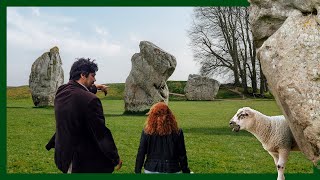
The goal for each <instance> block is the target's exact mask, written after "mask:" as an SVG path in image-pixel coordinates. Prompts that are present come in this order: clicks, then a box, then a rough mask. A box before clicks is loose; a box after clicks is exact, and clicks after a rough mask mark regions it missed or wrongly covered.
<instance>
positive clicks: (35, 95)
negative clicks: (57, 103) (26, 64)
mask: <svg viewBox="0 0 320 180" xmlns="http://www.w3.org/2000/svg"><path fill="white" fill-rule="evenodd" d="M63 78H64V76H63V70H62V62H61V58H60V55H59V49H58V47H53V48H52V49H50V52H46V53H44V54H43V55H42V56H40V57H39V58H38V59H37V60H36V61H35V62H34V63H33V64H32V68H31V73H30V76H29V87H30V90H31V95H32V100H33V103H34V105H35V106H53V105H54V104H53V102H54V97H55V94H56V91H57V89H58V87H59V86H60V85H62V84H63Z"/></svg>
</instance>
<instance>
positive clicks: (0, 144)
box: [0, 0, 320, 180]
mask: <svg viewBox="0 0 320 180" xmlns="http://www.w3.org/2000/svg"><path fill="white" fill-rule="evenodd" d="M15 6H249V3H248V1H247V0H0V39H1V41H0V43H1V44H0V47H1V49H0V57H1V60H0V68H1V69H0V73H1V78H0V95H1V96H0V178H1V179H3V178H7V179H21V178H23V179H24V178H27V179H29V178H30V179H33V180H37V179H39V180H40V179H41V180H42V179H44V178H45V179H47V180H50V179H57V178H62V179H70V178H71V179H77V180H78V179H88V178H103V179H104V178H112V179H113V178H116V179H129V178H130V179H132V178H133V179H139V180H140V179H149V178H150V175H144V174H141V175H136V174H112V175H110V174H81V175H79V174H72V175H70V174H8V173H7V171H6V163H7V156H6V132H7V130H6V94H7V92H6V80H7V74H6V67H7V66H6V59H7V44H6V40H7V38H6V34H7V30H6V26H7V7H15ZM319 171H320V170H318V169H317V168H316V167H314V174H286V178H287V179H302V178H306V179H319V178H320V173H319ZM164 176H165V178H169V179H171V178H172V179H196V178H201V179H212V178H216V179H234V178H237V179H238V178H240V179H246V180H248V179H249V180H250V179H252V180H256V179H259V180H260V179H268V180H269V179H276V172H275V173H274V174H192V175H185V174H180V175H171V174H170V175H152V178H153V179H154V180H157V179H163V178H164Z"/></svg>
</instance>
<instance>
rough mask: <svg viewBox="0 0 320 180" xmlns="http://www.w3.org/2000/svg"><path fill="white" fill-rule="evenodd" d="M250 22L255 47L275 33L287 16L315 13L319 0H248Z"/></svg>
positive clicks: (319, 3)
mask: <svg viewBox="0 0 320 180" xmlns="http://www.w3.org/2000/svg"><path fill="white" fill-rule="evenodd" d="M248 1H249V2H250V14H249V18H250V24H251V27H252V28H251V29H252V32H253V37H254V41H255V42H256V43H255V44H256V47H260V46H261V45H262V44H263V42H264V41H265V40H267V39H268V37H270V36H271V35H272V34H273V33H275V32H276V31H277V30H278V29H279V28H280V27H281V25H282V24H283V23H284V21H285V20H286V19H287V17H289V16H292V15H294V14H297V13H298V14H304V15H308V14H316V13H317V12H318V13H317V16H318V17H319V5H320V1H319V0H248Z"/></svg>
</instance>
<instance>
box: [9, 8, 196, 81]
mask: <svg viewBox="0 0 320 180" xmlns="http://www.w3.org/2000/svg"><path fill="white" fill-rule="evenodd" d="M192 12H193V7H8V8H7V86H22V85H28V84H29V75H30V72H31V66H32V64H33V62H34V61H35V60H36V59H37V58H38V57H40V56H41V55H42V54H43V53H45V52H49V51H50V49H51V48H52V47H54V46H57V47H58V48H59V52H60V57H61V60H62V68H63V70H64V83H67V82H68V79H69V71H70V68H71V65H72V63H73V62H74V61H75V59H76V58H81V57H84V58H91V59H95V60H96V61H95V62H96V63H97V64H98V67H99V71H98V72H97V74H96V80H97V81H96V83H100V84H108V83H124V82H125V81H126V78H127V77H128V75H129V73H130V70H131V57H132V55H133V54H135V53H139V52H140V49H139V42H140V41H150V42H152V43H154V44H155V45H157V46H158V47H160V48H161V49H163V50H164V51H166V52H168V53H170V54H172V55H173V56H175V58H176V60H177V67H176V69H175V71H174V73H173V74H172V75H171V77H170V78H169V80H174V81H187V79H188V76H189V74H198V73H199V69H200V65H199V64H198V63H197V62H195V61H194V60H193V55H192V50H191V47H190V46H189V42H190V39H189V38H188V32H187V31H188V29H189V28H190V26H191V23H192Z"/></svg>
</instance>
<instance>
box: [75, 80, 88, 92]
mask: <svg viewBox="0 0 320 180" xmlns="http://www.w3.org/2000/svg"><path fill="white" fill-rule="evenodd" d="M75 82H76V83H78V84H80V85H81V86H82V87H84V89H85V90H86V91H89V89H88V88H87V87H86V86H85V85H83V84H81V83H79V82H77V81H75Z"/></svg>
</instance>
